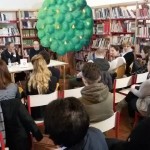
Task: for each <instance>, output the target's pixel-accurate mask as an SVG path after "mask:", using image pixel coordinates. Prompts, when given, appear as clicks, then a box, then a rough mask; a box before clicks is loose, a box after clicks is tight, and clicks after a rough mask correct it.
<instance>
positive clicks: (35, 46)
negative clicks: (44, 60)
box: [29, 41, 43, 60]
mask: <svg viewBox="0 0 150 150" xmlns="http://www.w3.org/2000/svg"><path fill="white" fill-rule="evenodd" d="M42 50H43V48H42V47H41V46H40V43H39V42H38V41H34V42H33V48H32V49H30V52H29V57H30V60H31V59H32V57H33V56H35V55H37V54H39V53H40V52H41V51H42Z"/></svg>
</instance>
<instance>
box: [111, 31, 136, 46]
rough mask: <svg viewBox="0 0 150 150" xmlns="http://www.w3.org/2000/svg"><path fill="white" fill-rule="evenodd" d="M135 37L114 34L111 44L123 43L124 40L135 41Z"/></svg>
mask: <svg viewBox="0 0 150 150" xmlns="http://www.w3.org/2000/svg"><path fill="white" fill-rule="evenodd" d="M134 40H135V37H134V36H131V35H128V34H126V35H120V36H113V37H112V40H111V44H113V45H122V43H123V42H124V41H130V42H131V43H134Z"/></svg>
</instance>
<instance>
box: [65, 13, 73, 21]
mask: <svg viewBox="0 0 150 150" xmlns="http://www.w3.org/2000/svg"><path fill="white" fill-rule="evenodd" d="M65 20H66V21H67V22H69V23H70V22H72V20H73V16H72V14H71V13H67V14H66V16H65Z"/></svg>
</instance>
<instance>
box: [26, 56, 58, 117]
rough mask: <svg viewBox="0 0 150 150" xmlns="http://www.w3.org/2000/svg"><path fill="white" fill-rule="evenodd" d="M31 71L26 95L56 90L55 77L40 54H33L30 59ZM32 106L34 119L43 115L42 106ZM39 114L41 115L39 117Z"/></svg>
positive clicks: (48, 92)
mask: <svg viewBox="0 0 150 150" xmlns="http://www.w3.org/2000/svg"><path fill="white" fill-rule="evenodd" d="M31 62H32V64H33V71H32V73H31V75H30V78H29V80H28V82H27V91H26V94H27V95H37V94H50V93H52V92H54V91H55V90H56V85H57V79H56V77H53V76H52V74H51V72H50V70H49V69H48V68H47V64H46V62H45V60H44V58H43V57H42V56H41V55H35V56H34V57H33V58H32V60H31ZM40 108H41V112H40V110H39V108H38V107H37V108H36V107H35V108H32V117H33V118H34V119H38V118H42V117H43V114H42V113H43V112H44V111H43V109H44V107H40ZM40 116H41V117H40Z"/></svg>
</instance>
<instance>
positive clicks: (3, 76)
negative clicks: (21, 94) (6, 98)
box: [0, 59, 12, 90]
mask: <svg viewBox="0 0 150 150" xmlns="http://www.w3.org/2000/svg"><path fill="white" fill-rule="evenodd" d="M11 82H12V81H11V75H10V73H9V71H8V68H7V65H6V63H5V62H4V61H3V60H1V59H0V90H2V89H6V87H7V86H8V85H9V84H10V83H11Z"/></svg>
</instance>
